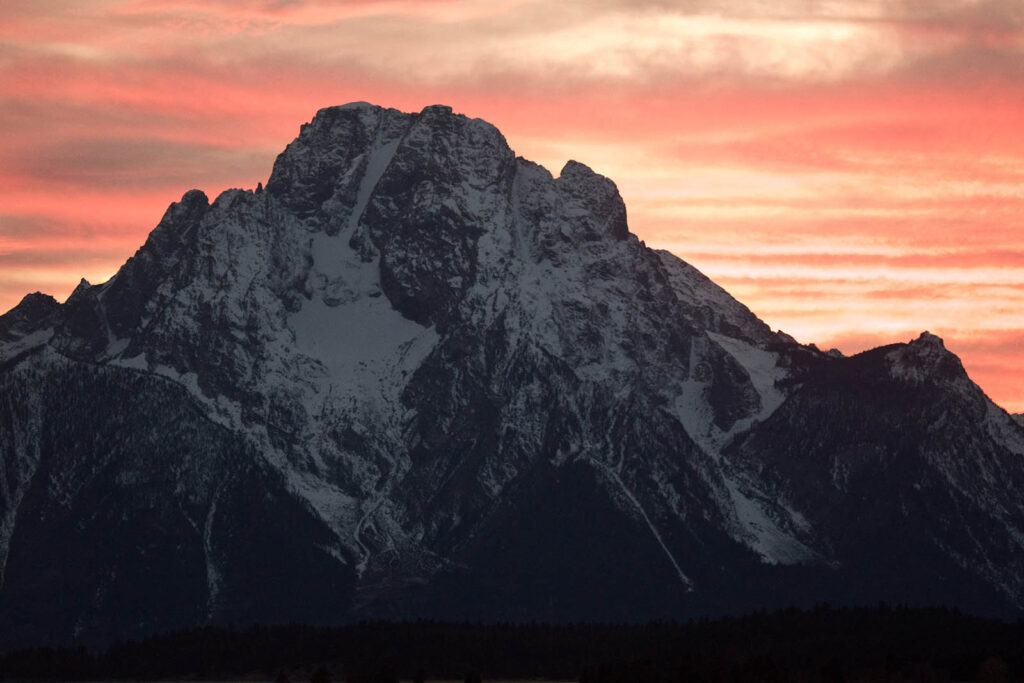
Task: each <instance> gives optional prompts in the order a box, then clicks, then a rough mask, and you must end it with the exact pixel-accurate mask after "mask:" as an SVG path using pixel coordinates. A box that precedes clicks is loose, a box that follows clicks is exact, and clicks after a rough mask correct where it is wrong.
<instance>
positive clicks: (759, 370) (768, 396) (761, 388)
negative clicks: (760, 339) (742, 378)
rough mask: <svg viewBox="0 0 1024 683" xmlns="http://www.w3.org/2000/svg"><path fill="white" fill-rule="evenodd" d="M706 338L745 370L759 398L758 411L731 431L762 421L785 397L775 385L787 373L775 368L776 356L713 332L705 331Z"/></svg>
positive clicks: (777, 360)
mask: <svg viewBox="0 0 1024 683" xmlns="http://www.w3.org/2000/svg"><path fill="white" fill-rule="evenodd" d="M707 335H708V337H710V338H711V339H712V340H713V341H714V342H715V343H716V344H718V345H719V346H720V347H721V348H722V349H723V350H724V351H725V352H726V353H728V354H729V355H730V356H732V357H733V360H735V361H736V362H737V363H739V364H740V365H741V366H742V367H743V369H744V370H746V371H747V374H748V375H749V376H750V382H751V384H753V386H754V390H755V391H757V394H758V396H760V397H761V411H760V412H759V413H758V414H757V415H754V416H752V417H750V418H748V419H747V420H745V421H744V420H741V421H740V422H745V424H739V423H738V424H736V425H734V426H733V428H732V431H733V432H737V431H742V430H743V429H746V428H747V427H749V426H750V424H751V422H752V421H753V420H764V419H765V418H767V417H768V416H769V415H771V414H772V413H774V412H775V410H776V409H777V408H778V407H779V406H780V405H782V402H783V401H785V400H786V395H785V394H783V393H782V392H781V391H780V390H779V388H778V383H779V382H780V381H782V380H783V379H785V378H786V377H787V375H788V372H787V371H786V369H785V368H781V367H779V365H778V363H779V354H777V353H773V352H771V351H765V350H764V349H759V348H758V347H756V346H754V345H753V344H748V343H747V342H745V341H741V340H739V339H734V338H733V337H727V336H725V335H723V334H718V333H716V332H708V333H707Z"/></svg>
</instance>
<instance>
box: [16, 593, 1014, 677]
mask: <svg viewBox="0 0 1024 683" xmlns="http://www.w3.org/2000/svg"><path fill="white" fill-rule="evenodd" d="M282 674H284V675H285V676H287V677H289V678H290V680H292V681H308V680H310V679H311V678H316V679H318V680H333V681H335V682H336V683H337V682H339V681H352V682H357V681H393V680H397V679H398V678H405V679H410V680H416V679H423V678H426V679H428V680H429V679H433V678H448V679H458V680H473V679H475V677H477V676H480V677H482V679H483V680H487V679H489V678H554V679H570V680H580V681H582V682H584V683H613V682H614V683H619V682H622V683H626V682H629V683H646V682H651V683H653V682H655V681H687V682H690V683H783V682H795V683H801V682H806V683H852V682H853V681H858V680H871V681H886V682H888V683H897V682H899V681H915V682H920V683H942V682H943V681H976V680H980V681H985V683H1003V682H1008V681H1014V680H1021V677H1022V676H1024V624H1022V623H1020V622H1018V623H1016V624H1009V623H1005V622H1000V621H993V620H987V619H981V618H978V617H972V616H966V615H963V614H960V613H959V612H956V611H954V610H946V609H938V608H929V609H922V608H901V607H895V608H894V607H888V606H884V605H883V606H879V607H877V608H850V609H846V608H843V609H839V608H830V607H819V608H816V609H813V610H809V611H802V610H796V609H793V610H786V611H782V612H776V613H772V614H767V613H755V614H752V615H748V616H745V617H738V618H726V619H717V620H714V621H709V620H699V621H690V622H687V623H677V622H653V623H648V624H638V625H596V624H565V625H556V626H555V625H547V624H537V623H529V624H489V625H482V624H468V623H441V622H429V621H421V622H405V623H389V622H373V623H360V624H352V625H348V626H341V627H332V628H323V627H310V626H300V625H288V626H274V627H259V626H253V627H249V628H245V629H235V628H213V627H209V628H199V629H194V630H189V631H181V632H177V633H171V634H167V635H161V636H155V637H152V638H148V639H146V640H143V641H139V642H131V643H117V644H115V645H113V646H111V647H110V648H108V649H107V650H105V651H103V652H90V651H87V650H85V649H84V648H78V649H70V648H69V649H52V648H38V649H30V650H18V651H14V652H9V653H7V654H5V655H3V656H2V657H0V678H4V679H7V680H16V679H18V680H25V679H36V680H40V679H44V680H97V679H135V680H146V679H167V678H222V679H225V678H226V679H230V678H240V677H243V676H253V675H255V676H263V677H266V678H268V679H271V680H272V679H274V678H276V677H278V676H281V675H282ZM282 680H284V677H282Z"/></svg>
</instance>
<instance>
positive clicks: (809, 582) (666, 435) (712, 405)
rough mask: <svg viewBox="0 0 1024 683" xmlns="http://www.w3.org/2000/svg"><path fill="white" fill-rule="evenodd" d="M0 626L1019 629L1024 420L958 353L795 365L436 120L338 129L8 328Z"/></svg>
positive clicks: (600, 218) (564, 185)
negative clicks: (774, 614) (780, 611)
mask: <svg viewBox="0 0 1024 683" xmlns="http://www.w3.org/2000/svg"><path fill="white" fill-rule="evenodd" d="M0 464H2V467H3V477H0V568H2V581H3V588H2V592H0V625H2V626H0V638H2V639H3V640H2V642H3V643H6V644H8V645H10V644H27V643H31V644H36V643H43V642H72V641H78V642H85V643H97V642H104V641H107V640H109V639H112V638H115V637H132V636H140V635H144V634H148V633H152V632H155V631H159V630H166V629H171V628H179V627H187V626H194V625H198V624H204V623H235V624H245V623H252V622H260V623H272V622H291V621H301V622H310V623H330V622H341V621H346V620H352V619H357V618H371V617H394V618H407V617H409V618H412V617H432V618H453V619H455V618H457V619H464V618H465V619H485V620H499V619H500V620H533V619H536V620H616V621H619V620H638V619H646V618H650V617H688V616H696V615H703V614H722V613H730V612H737V611H744V610H750V609H753V608H758V607H773V606H783V605H789V604H809V603H813V602H818V601H825V600H827V601H831V602H833V603H838V604H854V603H865V602H870V603H874V602H877V601H878V600H890V601H895V602H901V603H911V604H947V605H955V606H959V607H961V608H964V609H968V610H972V611H978V612H984V613H989V614H1001V615H1011V614H1019V613H1020V611H1021V609H1022V608H1024V503H1022V500H1021V498H1020V496H1019V495H1017V493H1016V492H1019V491H1021V490H1024V427H1022V426H1021V425H1020V424H1019V422H1017V421H1015V420H1014V419H1013V418H1011V417H1010V416H1009V415H1008V414H1007V413H1006V412H1004V411H1003V410H1001V409H1000V408H998V407H997V406H995V405H994V404H993V403H992V402H991V401H989V400H988V398H987V397H986V396H985V395H984V394H983V393H982V392H981V391H980V390H979V389H978V387H977V386H975V385H974V384H973V383H972V382H971V381H970V379H969V378H968V377H967V375H966V373H965V372H964V371H963V368H962V366H961V365H960V362H959V360H958V359H957V358H956V357H955V356H953V355H952V354H950V353H949V352H948V351H947V350H946V349H945V348H944V346H943V344H942V341H941V340H940V339H938V338H937V337H934V336H933V335H930V334H927V333H925V334H923V335H922V336H921V337H920V338H919V339H917V340H915V341H912V342H910V343H909V344H895V345H892V346H888V347H882V348H879V349H874V350H872V351H868V352H865V353H862V354H859V355H857V356H853V357H850V358H845V357H842V356H841V355H839V354H834V353H833V354H825V353H821V352H819V351H818V350H817V349H815V348H813V347H807V346H801V345H799V344H797V343H796V342H795V341H794V340H793V339H792V338H790V337H789V336H787V335H785V334H783V333H779V332H773V331H772V330H771V329H769V327H768V326H767V325H765V324H764V323H763V322H761V321H760V320H759V319H758V318H757V317H756V316H755V315H754V314H752V313H751V312H750V311H749V310H748V309H747V308H746V307H745V306H743V305H742V304H740V303H739V302H737V301H736V300H735V299H733V298H732V297H731V296H729V294H727V293H726V292H725V291H724V290H722V289H721V288H720V287H718V286H717V285H715V284H714V283H713V282H711V281H710V280H709V279H707V278H706V277H704V276H703V275H702V274H701V273H699V272H698V271H697V270H695V269H694V268H693V267H691V266H690V265H688V264H687V263H685V262H684V261H682V260H680V259H679V258H677V257H676V256H673V255H672V254H670V253H668V252H664V251H656V250H652V249H649V248H647V247H646V246H644V244H643V243H642V242H640V241H639V240H637V238H636V237H635V236H634V235H632V234H631V233H630V232H629V230H628V227H627V221H626V208H625V206H624V205H623V202H622V199H621V197H620V196H619V194H618V191H617V190H616V187H615V185H614V183H612V182H611V181H610V180H608V179H607V178H604V177H602V176H600V175H598V174H596V173H594V172H593V171H592V170H591V169H589V168H588V167H586V166H585V165H583V164H581V163H578V162H574V161H570V162H569V163H568V164H566V166H565V167H564V168H563V169H562V171H561V173H560V175H559V176H558V177H553V176H552V175H551V173H549V172H548V171H547V170H545V169H544V168H542V167H540V166H538V165H536V164H533V163H531V162H529V161H526V160H524V159H521V158H518V157H516V156H515V154H514V153H513V152H512V151H511V150H510V149H509V147H508V144H507V143H506V141H505V139H504V138H503V137H502V135H501V134H500V133H499V132H498V130H497V129H495V128H494V127H493V126H491V125H489V124H488V123H486V122H484V121H480V120H475V119H469V118H466V117H464V116H461V115H456V114H453V113H452V111H451V109H450V108H448V107H441V106H433V107H428V108H426V109H424V110H423V111H422V112H420V113H418V114H406V113H402V112H399V111H396V110H393V109H382V108H379V107H375V106H372V105H369V104H365V103H357V104H350V105H345V106H342V107H332V108H328V109H323V110H321V111H320V112H318V113H317V115H316V117H315V118H314V119H313V121H312V122H310V123H309V124H306V125H304V126H303V127H302V129H301V132H300V134H299V137H298V138H297V139H296V140H294V141H293V142H292V143H291V144H290V145H288V147H287V148H286V149H285V151H284V152H283V153H282V154H281V155H280V156H279V157H278V159H277V161H276V163H275V164H274V169H273V173H272V174H271V176H270V179H269V181H268V182H267V184H266V187H265V188H262V187H261V188H260V189H258V190H257V191H256V192H252V191H242V190H229V191H227V192H225V193H223V194H221V195H220V196H219V197H217V198H216V200H215V201H214V202H213V203H212V204H211V203H210V202H209V199H208V198H207V196H206V195H205V194H203V193H202V192H200V191H198V190H192V191H190V192H188V193H186V194H185V195H184V196H183V197H182V199H181V201H180V202H177V203H175V204H172V205H171V206H170V208H169V209H168V210H167V212H166V214H165V215H164V217H163V219H162V220H161V221H160V223H159V225H157V227H156V228H155V229H154V230H153V232H152V233H151V234H150V236H149V238H148V239H147V241H146V243H145V244H144V245H143V246H142V248H141V249H139V250H138V252H136V254H135V255H134V256H133V257H132V258H130V259H129V260H128V261H127V263H125V264H124V266H123V267H122V268H121V269H120V270H119V271H118V273H117V274H116V275H115V276H114V277H113V278H111V279H110V280H109V281H108V282H106V283H103V284H100V285H90V284H89V283H87V282H84V281H83V282H82V284H81V285H80V286H79V287H78V288H77V289H76V290H75V292H74V293H73V294H72V295H71V297H70V298H69V299H68V300H67V302H65V303H64V304H58V303H57V302H55V301H54V300H53V299H51V298H49V297H46V296H44V295H40V294H33V295H29V296H28V297H26V298H25V300H24V301H23V302H22V303H21V304H19V305H18V306H17V307H16V308H14V309H13V310H12V311H10V312H9V313H7V314H6V315H4V316H2V317H0Z"/></svg>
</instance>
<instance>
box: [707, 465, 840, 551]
mask: <svg viewBox="0 0 1024 683" xmlns="http://www.w3.org/2000/svg"><path fill="white" fill-rule="evenodd" d="M725 485H726V487H727V488H728V490H729V497H730V499H731V500H732V505H733V509H734V510H735V511H736V517H737V518H738V520H739V523H740V525H741V526H742V528H743V530H744V531H745V532H746V533H745V534H744V536H745V537H746V539H745V540H746V541H747V545H748V547H749V548H750V549H751V550H753V551H754V552H756V553H757V554H758V555H760V556H761V559H762V560H763V561H765V562H766V563H768V564H783V565H792V564H806V563H812V562H816V561H819V560H820V557H819V555H818V553H816V552H814V551H813V550H811V549H810V548H808V547H807V546H806V545H804V544H803V543H801V542H800V541H798V540H796V539H795V538H793V536H792V535H791V534H789V533H787V532H786V531H784V530H783V529H782V528H781V527H780V526H779V525H778V523H777V522H775V520H773V519H772V518H771V517H770V516H769V515H768V514H767V513H766V512H765V508H764V506H763V505H762V503H760V502H759V501H758V500H757V499H756V498H755V497H754V496H752V495H751V493H752V492H750V491H744V490H743V489H742V488H741V487H740V486H739V484H738V483H737V482H736V481H734V480H733V479H730V478H729V477H726V478H725ZM786 512H787V513H788V515H789V517H790V519H791V520H792V521H793V522H794V523H795V524H796V525H797V526H799V527H801V528H802V529H803V530H804V531H807V530H808V527H809V525H808V522H807V520H806V519H805V518H804V517H803V515H801V514H799V513H798V512H796V511H795V510H788V509H787V510H786Z"/></svg>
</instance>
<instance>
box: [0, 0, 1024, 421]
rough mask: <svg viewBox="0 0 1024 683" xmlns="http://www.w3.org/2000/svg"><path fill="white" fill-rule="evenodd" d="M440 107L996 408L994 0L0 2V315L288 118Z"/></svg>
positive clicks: (716, 274) (1002, 244) (257, 168)
mask: <svg viewBox="0 0 1024 683" xmlns="http://www.w3.org/2000/svg"><path fill="white" fill-rule="evenodd" d="M354 100H366V101H369V102H373V103H375V104H381V105H385V106H391V107H396V108H399V109H402V110H405V111H418V110H419V109H421V108H423V107H424V106H425V105H429V104H435V103H443V104H449V105H451V106H452V107H454V108H455V110H456V111H458V112H461V113H464V114H467V115H469V116H473V117H479V118H483V119H486V120H488V121H490V122H491V123H493V124H495V125H496V126H498V128H499V129H501V131H502V132H503V133H504V134H505V137H506V138H507V139H508V141H509V144H510V145H511V147H512V148H513V149H514V150H515V151H516V152H517V153H518V154H520V155H522V156H524V157H526V158H528V159H532V160H534V161H537V162H540V163H542V164H544V165H545V166H547V167H548V168H549V169H551V170H552V171H553V172H555V173H556V174H557V172H558V170H559V169H561V167H562V165H563V164H564V163H565V161H566V160H567V159H570V158H573V159H577V160H579V161H582V162H584V163H586V164H588V165H589V166H591V167H592V168H594V170H596V171H598V172H600V173H603V174H605V175H607V176H609V177H611V178H612V179H613V180H614V181H615V182H616V183H617V184H618V187H619V189H620V191H621V192H622V195H623V197H624V199H625V201H626V205H627V208H628V211H629V222H630V227H631V229H632V230H633V232H635V233H636V234H637V235H639V236H640V237H641V238H642V239H644V240H646V242H647V244H648V245H651V246H657V247H663V248H667V249H670V250H671V251H673V252H675V253H676V254H678V255H679V256H681V257H682V258H684V259H686V260H687V261H689V262H690V263H692V264H694V265H695V266H697V267H698V268H700V269H701V270H702V271H703V272H704V273H706V274H707V275H709V276H710V277H711V278H713V279H714V280H716V281H717V282H718V283H720V284H721V285H723V286H724V287H725V288H726V289H728V290H729V291H730V292H732V293H733V294H734V295H735V296H736V297H737V298H738V299H740V300H741V301H743V302H744V303H746V304H747V305H748V306H750V308H751V309H753V310H754V312H755V313H757V314H758V315H760V316H761V317H762V318H763V319H764V320H766V321H767V322H768V323H769V324H770V325H771V326H772V327H775V328H781V329H783V330H785V331H787V332H789V333H790V334H792V335H793V336H794V337H796V338H797V339H798V340H799V341H801V342H805V343H806V342H814V343H816V344H817V345H818V346H820V347H822V348H825V349H827V348H830V347H838V348H839V349H841V350H842V351H843V352H845V353H853V352H857V351H861V350H864V349H866V348H870V347H873V346H878V345H880V344H883V343H889V342H893V341H907V340H909V339H912V338H914V337H916V336H917V335H918V334H919V333H920V332H921V331H923V330H930V331H931V332H933V333H935V334H938V335H939V336H941V337H943V338H944V339H945V340H946V345H947V347H948V348H950V349H951V350H953V351H954V352H956V353H957V354H959V355H960V356H961V358H962V359H963V361H964V364H965V365H966V367H967V369H968V371H969V372H970V374H971V376H972V377H973V378H974V379H975V380H976V381H977V382H978V383H979V384H980V385H981V386H982V388H984V389H985V391H986V392H988V394H989V395H990V396H991V397H992V398H993V399H994V400H996V402H998V403H999V404H1000V405H1002V406H1003V407H1005V408H1007V409H1010V410H1011V411H1024V372H1022V370H1021V369H1022V367H1024V2H1022V1H1021V0H988V1H986V0H904V1H900V0H884V1H883V0H832V1H830V0H820V1H815V0H770V1H765V2H762V1H760V0H678V1H675V2H673V1H670V0H664V1H662V2H639V1H633V0H561V1H559V2H539V1H531V0H473V1H469V0H429V1H424V0H417V1H415V2H413V1H403V0H380V1H377V0H347V1H345V2H326V1H323V0H321V1H318V0H277V1H273V0H237V1H236V0H192V1H189V0H45V1H40V0H4V2H3V3H2V4H0V139H2V144H0V309H2V310H7V309H8V308H10V307H12V306H14V305H15V304H16V303H17V302H18V301H19V300H20V299H21V297H22V296H23V295H24V294H26V293H28V292H31V291H36V290H42V291H44V292H47V293H50V294H53V295H54V296H56V297H57V298H58V299H61V300H63V299H64V298H65V297H66V296H67V295H68V294H69V293H70V292H71V290H72V289H73V288H74V286H75V285H76V284H77V282H78V280H79V279H80V278H81V277H85V278H86V279H88V280H90V281H91V282H102V281H104V280H106V279H107V278H108V277H110V276H111V275H112V274H113V273H114V272H115V271H116V269H117V268H118V267H119V266H120V265H121V264H122V263H123V262H124V261H125V259H126V258H127V257H128V256H130V255H131V254H132V253H133V252H134V251H135V249H136V248H137V247H138V246H139V245H141V244H142V242H143V241H144V239H145V236H146V234H147V233H148V232H149V230H151V229H152V228H153V227H154V226H155V225H156V223H157V221H158V220H159V218H160V216H161V214H162V213H163V211H164V209H165V208H166V206H167V204H168V203H169V202H171V201H174V200H177V199H178V198H179V197H180V196H181V195H182V193H183V192H184V191H185V190H187V189H190V188H193V187H198V188H201V189H203V190H205V191H206V192H207V194H209V195H211V198H212V196H214V195H216V194H217V193H218V192H220V191H221V190H224V189H226V188H229V187H245V188H252V187H255V185H256V183H257V182H260V181H263V182H265V181H266V179H267V176H268V175H269V173H270V169H271V165H272V163H273V160H274V157H275V155H276V154H277V153H278V152H280V151H281V149H283V148H284V146H285V145H286V144H287V143H288V142H289V141H290V140H291V139H292V138H293V137H294V136H295V135H296V134H297V133H298V128H299V125H300V124H301V123H303V122H305V121H308V120H309V119H310V118H311V117H312V116H313V114H314V113H315V112H316V110H317V109H319V108H321V107H324V106H328V105H332V104H342V103H345V102H349V101H354Z"/></svg>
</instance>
